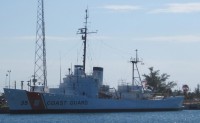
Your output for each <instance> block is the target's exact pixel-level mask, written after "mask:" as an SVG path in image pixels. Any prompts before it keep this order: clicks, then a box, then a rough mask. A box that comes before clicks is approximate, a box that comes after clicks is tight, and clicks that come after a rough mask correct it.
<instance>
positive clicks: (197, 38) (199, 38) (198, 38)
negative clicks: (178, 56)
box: [133, 35, 200, 43]
mask: <svg viewBox="0 0 200 123" xmlns="http://www.w3.org/2000/svg"><path fill="white" fill-rule="evenodd" d="M133 40H135V41H155V42H181V43H191V42H200V35H178V36H154V37H142V38H134V39H133Z"/></svg>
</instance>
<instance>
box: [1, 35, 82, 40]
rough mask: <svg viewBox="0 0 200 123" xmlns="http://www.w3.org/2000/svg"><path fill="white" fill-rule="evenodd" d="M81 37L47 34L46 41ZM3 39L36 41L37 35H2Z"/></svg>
mask: <svg viewBox="0 0 200 123" xmlns="http://www.w3.org/2000/svg"><path fill="white" fill-rule="evenodd" d="M79 38H80V37H76V36H75V37H67V36H66V37H65V36H48V35H47V36H46V37H45V39H46V41H74V40H78V39H79ZM0 39H1V40H6V41H35V40H36V37H35V36H31V35H30V36H16V37H1V38H0Z"/></svg>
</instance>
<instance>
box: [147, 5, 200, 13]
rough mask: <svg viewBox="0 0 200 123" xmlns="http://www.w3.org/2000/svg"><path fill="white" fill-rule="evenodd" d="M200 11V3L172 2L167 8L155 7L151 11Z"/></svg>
mask: <svg viewBox="0 0 200 123" xmlns="http://www.w3.org/2000/svg"><path fill="white" fill-rule="evenodd" d="M192 12H200V3H172V4H168V5H166V7H165V8H160V9H154V10H152V11H150V13H156V14H157V13H192Z"/></svg>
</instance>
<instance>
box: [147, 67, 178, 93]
mask: <svg viewBox="0 0 200 123" xmlns="http://www.w3.org/2000/svg"><path fill="white" fill-rule="evenodd" d="M149 70H150V73H149V75H146V74H144V75H143V76H144V78H145V80H146V81H147V85H149V86H151V87H152V88H153V91H154V92H158V93H166V92H170V93H171V92H172V91H171V89H172V88H173V87H174V86H176V83H175V82H174V81H169V82H167V80H168V79H169V77H170V75H168V74H166V73H163V74H161V75H160V70H154V69H153V67H150V68H149Z"/></svg>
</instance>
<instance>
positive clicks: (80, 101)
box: [4, 89, 183, 113]
mask: <svg viewBox="0 0 200 123" xmlns="http://www.w3.org/2000/svg"><path fill="white" fill-rule="evenodd" d="M4 91H5V95H6V99H7V101H8V105H9V110H10V113H20V112H21V113H48V112H50V113H51V112H52V113H55V112H116V111H117V112H119V111H168V110H180V109H181V107H182V102H183V97H168V98H165V99H161V100H125V99H99V98H87V97H80V96H73V97H72V96H67V95H63V94H50V93H37V92H28V91H25V90H16V89H4Z"/></svg>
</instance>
